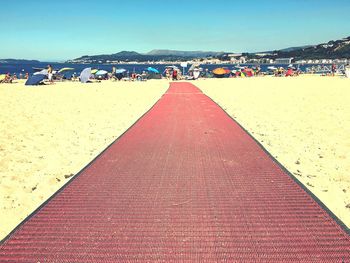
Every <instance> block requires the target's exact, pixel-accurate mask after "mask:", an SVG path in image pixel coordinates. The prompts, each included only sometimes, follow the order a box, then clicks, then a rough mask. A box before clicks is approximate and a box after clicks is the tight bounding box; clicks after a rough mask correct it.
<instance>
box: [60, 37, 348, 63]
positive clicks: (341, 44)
mask: <svg viewBox="0 0 350 263" xmlns="http://www.w3.org/2000/svg"><path fill="white" fill-rule="evenodd" d="M259 53H264V56H261V55H259ZM229 54H230V52H223V51H221V52H213V51H178V50H163V49H155V50H152V51H150V52H148V53H144V54H141V53H137V52H135V51H122V52H119V53H115V54H109V55H94V56H82V57H80V58H76V59H73V60H69V61H67V62H71V63H85V62H88V63H106V62H107V63H108V62H109V61H137V62H147V61H160V60H165V61H186V60H190V59H195V58H207V57H216V58H219V59H221V60H224V59H225V58H227V57H228V55H229ZM243 55H245V56H247V57H248V58H272V59H275V58H285V57H293V58H294V59H296V60H299V59H336V58H350V37H347V38H343V39H341V40H335V41H334V40H332V41H329V42H327V43H322V44H318V45H307V46H300V47H290V48H285V49H281V50H274V51H268V52H256V53H248V52H247V53H243Z"/></svg>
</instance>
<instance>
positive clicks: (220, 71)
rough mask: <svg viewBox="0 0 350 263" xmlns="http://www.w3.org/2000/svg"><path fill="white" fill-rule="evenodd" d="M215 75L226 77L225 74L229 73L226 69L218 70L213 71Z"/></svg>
mask: <svg viewBox="0 0 350 263" xmlns="http://www.w3.org/2000/svg"><path fill="white" fill-rule="evenodd" d="M213 73H214V74H215V75H225V74H227V71H226V69H224V68H216V69H214V70H213Z"/></svg>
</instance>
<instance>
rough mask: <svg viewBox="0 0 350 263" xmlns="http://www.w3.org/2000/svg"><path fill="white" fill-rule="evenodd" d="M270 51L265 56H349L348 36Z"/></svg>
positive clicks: (306, 57)
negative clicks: (270, 52)
mask: <svg viewBox="0 0 350 263" xmlns="http://www.w3.org/2000/svg"><path fill="white" fill-rule="evenodd" d="M272 53H273V54H270V55H267V56H266V57H269V58H284V57H292V58H294V59H296V60H300V59H337V58H350V37H346V38H343V39H341V40H331V41H329V42H327V43H322V44H318V45H312V46H311V45H310V46H303V47H293V48H286V49H281V50H277V51H273V52H272Z"/></svg>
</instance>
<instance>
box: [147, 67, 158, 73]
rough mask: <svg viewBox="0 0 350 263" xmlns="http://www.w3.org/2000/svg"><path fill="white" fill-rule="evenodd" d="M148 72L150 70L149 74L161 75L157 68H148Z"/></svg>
mask: <svg viewBox="0 0 350 263" xmlns="http://www.w3.org/2000/svg"><path fill="white" fill-rule="evenodd" d="M147 70H148V71H149V72H153V73H157V74H159V71H158V69H155V68H152V67H148V68H147Z"/></svg>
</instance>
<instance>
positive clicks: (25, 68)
mask: <svg viewBox="0 0 350 263" xmlns="http://www.w3.org/2000/svg"><path fill="white" fill-rule="evenodd" d="M48 64H50V65H52V67H53V69H54V70H59V69H61V68H65V67H69V68H74V71H72V74H73V73H75V74H76V75H79V74H80V72H81V71H82V70H83V69H84V68H88V67H90V68H92V69H103V70H106V71H108V72H111V71H112V67H113V65H111V64H67V63H48V62H40V63H31V64H16V63H0V74H6V73H10V74H11V75H13V74H16V75H17V76H19V74H22V75H24V74H25V73H29V75H30V74H32V73H34V72H35V68H47V66H48ZM170 65H175V66H177V67H179V68H180V69H182V70H183V72H184V73H185V74H187V71H188V69H189V67H190V66H191V65H190V64H189V65H188V67H186V68H182V67H181V66H180V64H169V65H163V64H117V65H114V66H115V67H116V68H117V69H126V70H127V72H129V73H133V72H136V73H142V71H145V70H146V69H147V68H148V67H153V68H155V69H157V70H158V71H159V72H160V73H164V71H165V67H166V66H170ZM238 66H241V67H242V66H248V67H252V66H257V64H240V65H238V64H202V65H200V67H201V68H203V69H204V70H205V69H208V70H209V71H212V70H213V69H215V68H218V67H227V68H229V69H231V70H233V69H237V67H238ZM259 66H260V68H261V71H263V72H266V71H267V70H268V69H267V68H268V67H270V66H274V67H284V68H286V67H287V66H288V65H284V64H261V65H259ZM311 66H317V65H315V64H312V65H308V64H303V65H296V64H294V67H296V68H299V69H300V70H301V71H306V68H307V67H311Z"/></svg>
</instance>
